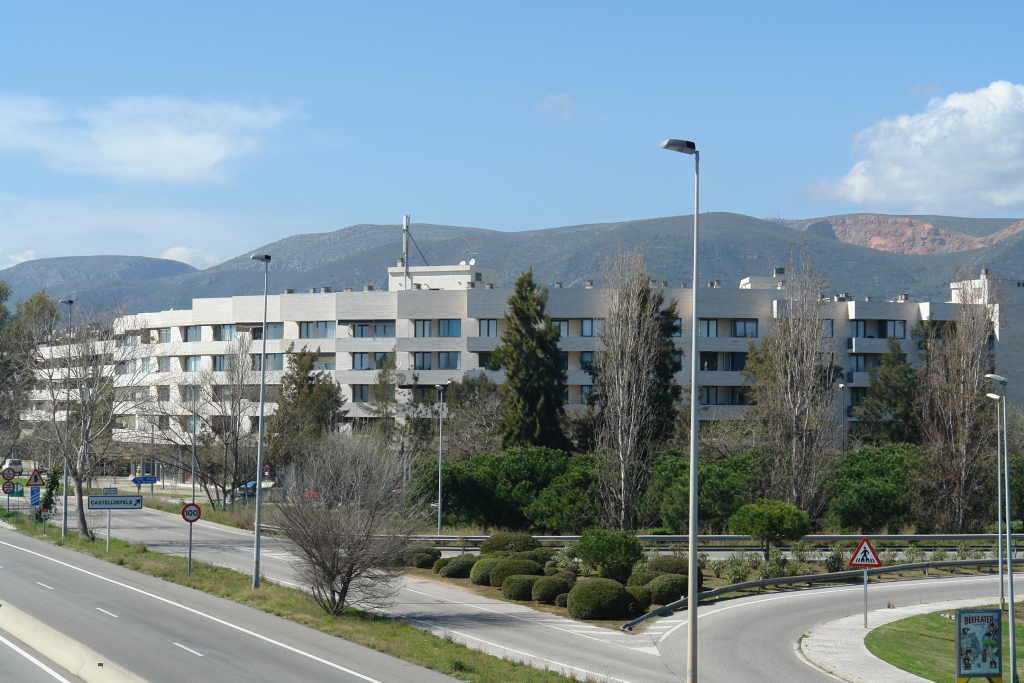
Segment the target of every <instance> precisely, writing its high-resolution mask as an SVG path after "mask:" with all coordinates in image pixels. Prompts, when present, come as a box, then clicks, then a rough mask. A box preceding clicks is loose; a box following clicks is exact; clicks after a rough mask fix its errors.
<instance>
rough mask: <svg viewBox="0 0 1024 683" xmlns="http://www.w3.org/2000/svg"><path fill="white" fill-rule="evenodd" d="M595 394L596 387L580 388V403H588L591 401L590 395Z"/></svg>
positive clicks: (585, 385) (586, 386)
mask: <svg viewBox="0 0 1024 683" xmlns="http://www.w3.org/2000/svg"><path fill="white" fill-rule="evenodd" d="M593 392H594V387H592V386H591V385H589V384H584V385H583V386H581V387H580V403H587V402H588V401H589V400H590V395H591V394H592V393H593Z"/></svg>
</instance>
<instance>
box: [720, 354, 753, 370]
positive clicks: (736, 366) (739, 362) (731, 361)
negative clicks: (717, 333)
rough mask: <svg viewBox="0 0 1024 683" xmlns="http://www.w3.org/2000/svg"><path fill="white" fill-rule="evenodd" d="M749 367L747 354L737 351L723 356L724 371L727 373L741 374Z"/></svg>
mask: <svg viewBox="0 0 1024 683" xmlns="http://www.w3.org/2000/svg"><path fill="white" fill-rule="evenodd" d="M746 366H747V352H746V351H736V352H734V353H724V354H722V369H723V370H725V371H727V372H741V371H742V370H743V368H745V367H746Z"/></svg>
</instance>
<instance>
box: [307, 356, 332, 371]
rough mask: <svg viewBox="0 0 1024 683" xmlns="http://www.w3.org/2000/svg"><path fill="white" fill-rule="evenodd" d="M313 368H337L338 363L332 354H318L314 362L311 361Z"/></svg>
mask: <svg viewBox="0 0 1024 683" xmlns="http://www.w3.org/2000/svg"><path fill="white" fill-rule="evenodd" d="M313 369H314V370H337V369H338V364H337V362H336V361H335V357H334V354H328V355H325V356H320V358H318V359H317V361H316V362H315V363H313Z"/></svg>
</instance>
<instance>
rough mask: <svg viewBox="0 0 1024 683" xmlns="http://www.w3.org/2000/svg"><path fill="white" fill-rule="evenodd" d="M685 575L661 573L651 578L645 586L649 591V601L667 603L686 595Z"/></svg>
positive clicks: (659, 603)
mask: <svg viewBox="0 0 1024 683" xmlns="http://www.w3.org/2000/svg"><path fill="white" fill-rule="evenodd" d="M688 581H689V580H688V579H687V577H685V576H683V575H682V574H662V575H661V576H658V577H656V578H655V579H653V580H652V581H651V582H650V583H649V584H647V588H649V589H650V591H651V601H652V602H653V603H654V604H656V605H667V604H669V603H670V602H675V601H676V600H678V599H679V598H681V597H683V596H684V595H686V589H687V586H688Z"/></svg>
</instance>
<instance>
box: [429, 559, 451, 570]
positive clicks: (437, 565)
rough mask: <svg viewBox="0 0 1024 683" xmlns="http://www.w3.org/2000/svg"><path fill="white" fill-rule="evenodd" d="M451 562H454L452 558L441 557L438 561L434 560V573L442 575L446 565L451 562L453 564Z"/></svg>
mask: <svg viewBox="0 0 1024 683" xmlns="http://www.w3.org/2000/svg"><path fill="white" fill-rule="evenodd" d="M451 561H452V558H450V557H439V558H437V559H436V560H434V566H433V570H434V573H435V574H440V573H441V570H442V569H444V566H445V565H446V564H448V563H449V562H451Z"/></svg>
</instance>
